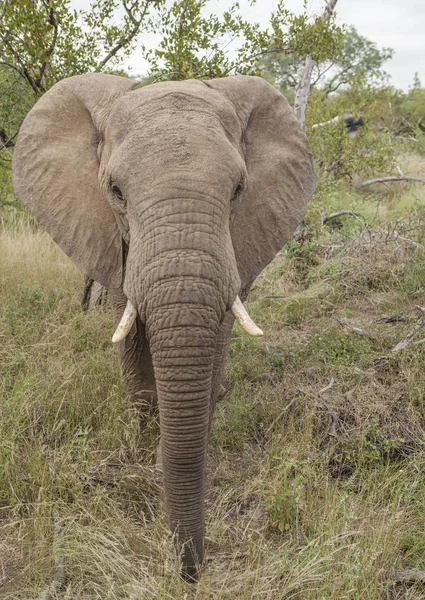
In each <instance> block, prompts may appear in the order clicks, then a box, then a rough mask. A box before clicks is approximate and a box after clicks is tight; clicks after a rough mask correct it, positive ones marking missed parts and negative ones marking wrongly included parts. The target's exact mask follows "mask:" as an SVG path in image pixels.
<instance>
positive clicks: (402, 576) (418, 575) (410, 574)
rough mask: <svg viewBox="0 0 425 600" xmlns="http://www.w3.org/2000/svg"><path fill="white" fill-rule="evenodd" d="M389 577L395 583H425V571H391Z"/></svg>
mask: <svg viewBox="0 0 425 600" xmlns="http://www.w3.org/2000/svg"><path fill="white" fill-rule="evenodd" d="M388 575H389V576H390V577H391V579H394V580H395V581H408V582H409V581H411V582H412V583H413V582H416V581H421V582H423V583H425V571H419V570H417V569H400V570H399V571H390V573H388Z"/></svg>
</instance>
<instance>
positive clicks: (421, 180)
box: [354, 165, 425, 190]
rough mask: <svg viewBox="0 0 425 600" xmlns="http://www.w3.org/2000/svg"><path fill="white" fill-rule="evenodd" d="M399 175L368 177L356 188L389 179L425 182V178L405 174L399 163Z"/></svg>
mask: <svg viewBox="0 0 425 600" xmlns="http://www.w3.org/2000/svg"><path fill="white" fill-rule="evenodd" d="M397 171H398V173H399V174H398V176H397V175H392V176H390V177H377V178H376V179H368V180H367V181H363V183H359V184H358V185H356V187H355V188H354V189H356V190H360V189H361V188H363V187H366V186H367V185H372V184H374V183H385V182H388V181H417V182H419V183H425V179H421V178H420V177H410V175H405V174H404V173H403V171H402V170H401V169H400V167H399V166H398V165H397Z"/></svg>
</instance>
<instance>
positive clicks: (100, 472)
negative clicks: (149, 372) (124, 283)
mask: <svg viewBox="0 0 425 600" xmlns="http://www.w3.org/2000/svg"><path fill="white" fill-rule="evenodd" d="M424 193H425V190H424V189H423V188H420V186H415V187H409V188H405V187H404V188H403V189H401V190H400V191H399V192H398V193H397V194H393V193H388V192H386V191H384V192H382V191H381V192H379V194H378V195H377V194H376V193H374V194H373V195H372V194H369V191H368V192H366V193H362V194H353V193H352V192H349V191H347V190H344V189H343V188H341V191H340V195H339V198H338V203H337V206H336V200H335V198H331V199H330V206H324V207H323V210H324V211H325V212H327V213H328V214H329V212H332V211H334V210H336V209H344V208H349V209H351V210H356V211H358V212H361V213H362V214H363V215H364V216H365V217H366V218H367V219H368V220H369V221H370V222H371V225H370V227H369V228H365V227H364V225H362V223H361V222H360V221H358V220H356V219H353V218H350V217H341V218H340V219H337V220H335V221H334V222H330V223H329V225H323V226H322V225H320V223H318V221H317V214H316V212H315V211H316V210H317V207H315V206H314V205H313V206H312V209H311V211H312V212H311V214H310V216H309V218H308V220H307V222H308V223H310V225H309V227H310V229H309V230H308V231H307V239H306V241H305V242H304V244H299V243H298V244H295V243H291V244H290V245H289V246H288V248H287V249H285V250H284V251H283V252H282V253H281V255H280V256H278V257H277V258H276V260H275V261H274V263H273V264H272V265H271V266H270V267H269V268H268V269H267V270H266V272H265V273H264V274H263V276H262V277H260V278H259V279H258V280H257V282H256V283H255V285H254V288H253V290H252V292H251V296H250V299H249V301H250V312H251V313H252V315H253V316H254V317H255V318H256V320H257V321H258V322H259V324H260V325H261V326H262V327H263V328H264V330H265V338H264V340H256V339H250V338H247V337H246V336H245V335H244V334H243V333H242V332H241V331H240V330H239V329H238V328H237V327H235V331H234V333H233V339H232V345H231V350H230V361H229V365H228V370H227V381H226V387H227V389H228V393H227V395H226V396H225V398H224V399H223V400H222V401H221V402H220V403H219V405H218V407H217V412H216V418H215V423H214V428H213V432H212V439H211V443H210V447H209V459H208V480H209V485H208V489H209V491H208V495H207V514H208V524H207V542H206V543H207V565H206V568H205V571H204V573H203V575H202V577H201V579H200V581H199V583H198V585H197V586H191V585H189V584H186V583H184V582H183V581H181V580H180V578H179V577H178V575H177V569H176V559H175V557H174V552H173V550H172V540H171V539H170V535H169V533H168V528H167V524H166V519H165V514H164V509H163V498H162V491H161V487H160V485H159V484H158V482H157V479H156V473H155V454H156V446H157V443H158V437H159V430H158V424H157V421H156V419H155V418H153V419H152V421H151V422H149V423H148V425H147V426H146V427H145V428H144V429H141V426H140V423H139V419H138V415H137V410H136V409H135V407H133V406H131V404H130V403H129V402H128V400H127V399H126V397H125V395H124V393H123V389H122V385H121V382H120V378H119V367H118V361H117V357H116V353H115V351H114V349H113V348H112V346H111V343H110V337H111V333H112V328H113V325H112V319H111V316H110V314H109V312H108V311H107V310H97V311H91V312H89V313H87V314H83V313H82V312H81V309H80V294H81V291H82V287H83V281H82V277H81V275H80V274H79V273H78V271H77V270H76V269H75V268H74V266H73V265H72V263H71V262H70V261H69V260H68V259H67V257H65V256H64V255H63V253H62V252H61V251H60V250H59V249H58V248H57V247H56V245H55V244H54V243H53V242H52V241H51V240H50V238H49V237H48V236H47V235H46V234H45V233H44V232H43V231H42V230H41V229H40V228H39V227H36V226H34V224H33V223H32V222H31V221H30V220H28V218H27V217H26V216H25V217H22V218H21V217H19V216H18V217H12V213H10V214H9V216H8V218H7V220H3V225H2V229H1V232H0V257H1V261H0V281H1V287H0V307H1V308H0V398H1V403H0V465H1V469H0V506H1V509H0V511H1V512H0V528H1V532H0V598H5V599H6V598H7V599H8V600H15V599H23V598H25V599H27V600H29V599H34V600H35V599H38V598H42V597H44V598H46V597H48V596H49V595H50V597H52V598H54V597H58V598H59V597H60V598H69V599H70V598H72V599H77V598H78V599H80V598H81V599H88V598H90V599H92V598H93V599H95V598H102V599H103V600H106V599H111V600H115V599H117V600H118V599H123V598H126V599H131V600H136V599H140V600H141V599H143V600H144V599H148V598H159V599H177V600H179V599H180V600H183V599H186V598H194V599H197V600H201V599H202V600H207V599H208V600H213V599H214V600H236V599H238V600H239V599H241V600H248V599H258V600H260V599H265V600H271V599H273V600H275V599H290V598H300V599H301V598H302V599H306V600H313V599H314V600H322V599H323V598H326V599H335V600H337V599H338V600H340V599H342V598H348V599H353V600H354V599H356V600H358V599H359V598H362V599H366V600H377V599H384V598H386V599H395V598H400V599H401V598H403V599H411V600H413V599H415V600H419V599H420V598H424V594H425V591H424V588H423V584H422V583H421V582H420V577H419V576H418V577H416V579H417V581H415V576H416V575H417V574H419V575H420V571H421V570H423V569H425V558H424V557H425V501H424V498H425V478H424V476H423V473H424V467H425V436H424V434H425V420H424V415H425V403H424V397H425V375H424V373H425V344H421V343H419V344H416V345H413V344H412V345H409V346H407V347H406V348H405V349H404V350H402V351H400V352H399V353H397V354H394V355H392V354H391V351H392V349H393V348H394V347H395V346H396V344H397V343H398V342H399V341H400V340H401V339H403V338H405V336H406V335H407V334H408V332H409V331H411V330H412V328H413V327H414V326H415V324H416V323H417V318H418V316H420V315H421V313H420V311H418V309H416V308H415V306H416V305H421V306H424V305H425V286H424V279H423V277H424V275H423V273H424V267H425V253H424V249H423V247H422V240H423V227H424V220H423V212H422V203H423V202H424V200H425V195H424ZM377 208H378V209H379V219H376V220H374V215H376V214H377ZM397 219H398V220H399V221H398V222H397V226H394V223H395V221H397ZM407 224H408V225H407ZM394 231H396V232H398V234H399V235H397V234H396V233H394ZM401 231H403V235H401ZM388 232H390V233H388ZM400 236H401V237H402V238H404V239H400ZM406 240H407V241H406ZM383 315H387V316H388V315H393V316H396V317H397V319H398V320H397V319H396V318H394V320H392V321H391V320H385V319H384V320H380V319H381V317H382V316H383ZM353 326H355V327H357V328H358V329H360V330H361V332H363V334H361V333H359V332H357V333H356V331H355V330H353V328H352V327H353ZM422 335H423V334H422ZM422 335H421V331H420V330H418V335H417V336H416V337H415V338H414V340H415V341H421V337H422ZM383 356H385V357H387V358H386V359H384V360H383V359H382V357H383ZM400 570H404V571H406V570H410V571H409V572H410V576H411V579H412V581H410V582H409V581H407V582H406V580H405V579H406V578H405V577H404V580H403V577H401V576H400V575H399V574H398V571H400ZM58 573H60V574H61V576H60V577H59V579H58ZM55 580H56V581H59V584H58V586H57V587H56V589H54V588H53V587H52V582H53V581H55ZM402 580H403V581H402ZM43 594H44V595H43Z"/></svg>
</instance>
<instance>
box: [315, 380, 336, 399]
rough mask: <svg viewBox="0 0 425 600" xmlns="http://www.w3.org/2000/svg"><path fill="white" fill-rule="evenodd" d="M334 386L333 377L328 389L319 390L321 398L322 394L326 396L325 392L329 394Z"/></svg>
mask: <svg viewBox="0 0 425 600" xmlns="http://www.w3.org/2000/svg"><path fill="white" fill-rule="evenodd" d="M334 385H335V379H334V378H333V377H331V380H330V382H329V383H328V385H327V386H326V387H324V388H322V389H321V390H319V396H321V395H322V394H324V393H325V392H327V391H328V390H330V389H331V388H333V386H334Z"/></svg>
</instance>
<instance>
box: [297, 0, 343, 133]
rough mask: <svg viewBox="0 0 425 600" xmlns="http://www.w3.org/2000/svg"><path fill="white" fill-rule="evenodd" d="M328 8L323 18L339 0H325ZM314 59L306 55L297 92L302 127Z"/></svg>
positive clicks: (302, 126)
mask: <svg viewBox="0 0 425 600" xmlns="http://www.w3.org/2000/svg"><path fill="white" fill-rule="evenodd" d="M325 1H326V8H325V10H324V11H323V14H322V18H323V19H325V20H326V21H329V19H330V18H331V15H332V12H333V10H334V8H335V6H336V3H337V2H338V0H329V1H328V0H325ZM313 67H314V61H313V59H312V58H311V56H310V55H307V56H306V59H305V65H304V69H303V73H302V75H301V81H300V83H299V85H298V86H297V89H296V92H295V102H294V110H295V115H296V117H297V119H298V121H299V122H300V124H301V128H302V129H304V128H305V112H306V109H307V101H308V97H309V95H310V87H311V74H312V72H313Z"/></svg>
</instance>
